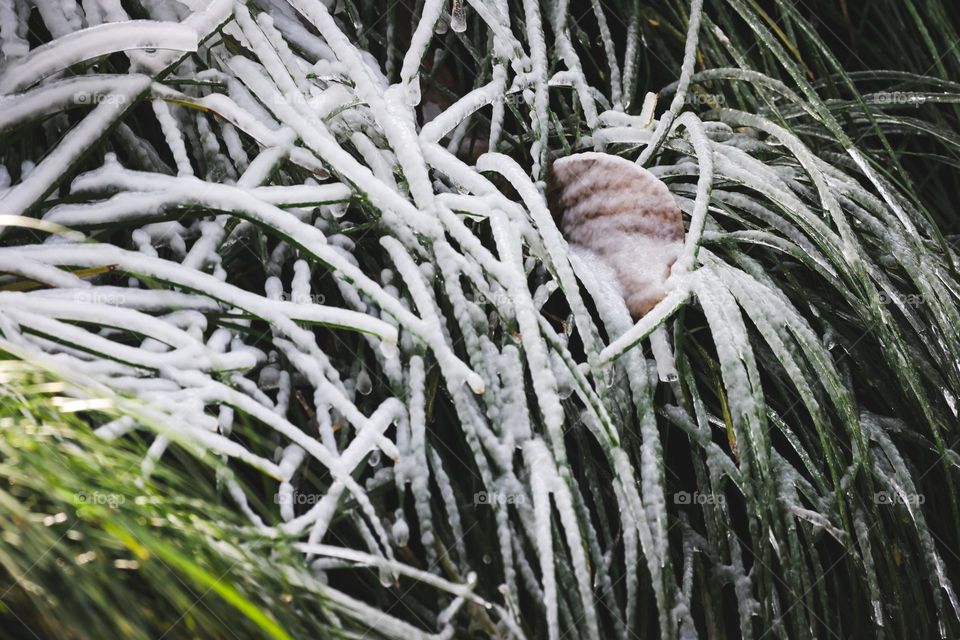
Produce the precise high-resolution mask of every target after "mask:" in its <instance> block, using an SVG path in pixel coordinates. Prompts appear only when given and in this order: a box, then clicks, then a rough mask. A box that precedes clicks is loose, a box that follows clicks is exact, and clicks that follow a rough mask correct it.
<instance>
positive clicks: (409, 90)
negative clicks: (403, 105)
mask: <svg viewBox="0 0 960 640" xmlns="http://www.w3.org/2000/svg"><path fill="white" fill-rule="evenodd" d="M406 95H407V104H408V105H410V106H411V107H415V106H417V105H418V104H420V76H419V75H416V76H413V77H412V78H410V82H408V83H407V86H406Z"/></svg>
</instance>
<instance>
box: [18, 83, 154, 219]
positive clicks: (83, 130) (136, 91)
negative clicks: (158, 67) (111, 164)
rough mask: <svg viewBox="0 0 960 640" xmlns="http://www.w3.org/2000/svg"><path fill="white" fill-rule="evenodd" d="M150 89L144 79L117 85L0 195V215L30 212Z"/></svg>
mask: <svg viewBox="0 0 960 640" xmlns="http://www.w3.org/2000/svg"><path fill="white" fill-rule="evenodd" d="M149 88H150V79H149V78H147V77H145V76H131V78H130V81H129V82H124V83H122V84H118V85H117V87H116V89H115V90H114V92H113V93H111V94H110V98H109V99H106V100H103V101H101V102H100V104H98V105H97V106H96V107H95V108H94V109H93V111H91V112H90V113H89V114H88V115H87V116H86V117H85V118H84V119H83V120H82V121H81V122H80V123H79V124H78V125H77V126H75V127H74V128H73V129H71V130H70V131H69V132H68V133H67V134H66V135H65V136H64V137H63V139H62V140H61V141H60V143H59V144H58V145H57V146H56V148H55V149H53V151H51V152H50V153H48V154H47V156H46V157H45V158H44V159H43V161H41V162H40V164H38V165H37V166H36V168H34V170H33V171H32V172H31V173H30V175H28V176H27V177H26V178H24V179H23V180H22V181H21V182H19V183H18V184H17V185H16V186H14V187H12V188H10V189H8V190H6V191H4V192H3V193H2V195H0V214H9V215H22V214H24V213H27V212H29V211H30V210H31V209H32V208H33V207H34V206H36V205H37V203H39V202H40V201H41V200H43V199H44V198H45V197H46V196H47V195H49V194H50V193H51V192H52V191H53V190H54V189H55V188H56V187H57V186H58V185H59V184H60V182H61V181H62V180H63V179H64V178H65V177H66V176H67V175H69V169H70V167H72V166H73V165H74V164H76V163H77V162H78V161H79V160H80V158H81V156H83V154H85V153H86V152H87V151H89V150H90V149H91V147H93V145H94V143H95V142H96V141H97V140H99V139H100V138H101V137H103V135H104V134H106V132H107V131H109V129H110V128H111V127H112V126H113V125H114V123H116V122H117V121H118V120H119V119H120V117H121V116H123V114H124V113H125V112H126V111H127V110H128V109H130V108H131V107H133V105H134V104H135V103H136V101H137V100H138V99H139V98H140V96H142V95H143V94H144V93H146V91H147V89H149ZM0 233H2V229H0Z"/></svg>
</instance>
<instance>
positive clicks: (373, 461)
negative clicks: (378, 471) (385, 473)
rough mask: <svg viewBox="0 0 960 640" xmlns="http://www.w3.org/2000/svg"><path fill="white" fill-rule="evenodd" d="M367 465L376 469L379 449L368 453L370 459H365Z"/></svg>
mask: <svg viewBox="0 0 960 640" xmlns="http://www.w3.org/2000/svg"><path fill="white" fill-rule="evenodd" d="M367 464H368V465H370V466H371V467H376V466H378V465H379V464H380V449H374V450H373V451H371V452H370V457H369V458H367Z"/></svg>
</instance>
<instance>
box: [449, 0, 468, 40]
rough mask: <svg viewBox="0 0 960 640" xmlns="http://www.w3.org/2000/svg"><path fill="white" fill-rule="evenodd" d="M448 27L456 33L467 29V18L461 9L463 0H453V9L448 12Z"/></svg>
mask: <svg viewBox="0 0 960 640" xmlns="http://www.w3.org/2000/svg"><path fill="white" fill-rule="evenodd" d="M450 28H451V29H453V30H454V31H456V32H457V33H463V32H464V31H466V30H467V18H466V16H465V15H464V11H463V0H455V4H454V5H453V11H452V13H451V14H450Z"/></svg>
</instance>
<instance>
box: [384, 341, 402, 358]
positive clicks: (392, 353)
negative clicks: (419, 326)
mask: <svg viewBox="0 0 960 640" xmlns="http://www.w3.org/2000/svg"><path fill="white" fill-rule="evenodd" d="M399 352H400V349H398V348H397V343H396V342H390V341H389V340H382V341H381V342H380V353H382V354H383V357H384V358H396V357H397V354H398V353H399Z"/></svg>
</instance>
